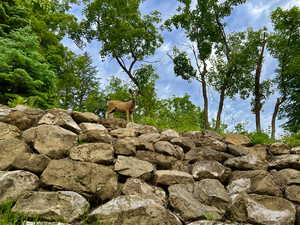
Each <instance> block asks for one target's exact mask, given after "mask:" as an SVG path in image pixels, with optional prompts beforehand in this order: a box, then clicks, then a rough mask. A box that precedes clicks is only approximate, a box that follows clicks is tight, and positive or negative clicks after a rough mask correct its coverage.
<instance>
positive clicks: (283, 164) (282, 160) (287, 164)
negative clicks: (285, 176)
mask: <svg viewBox="0 0 300 225" xmlns="http://www.w3.org/2000/svg"><path fill="white" fill-rule="evenodd" d="M269 167H270V168H275V169H284V168H290V169H297V170H299V169H300V155H298V154H291V155H279V156H274V157H272V159H271V160H270V162H269Z"/></svg>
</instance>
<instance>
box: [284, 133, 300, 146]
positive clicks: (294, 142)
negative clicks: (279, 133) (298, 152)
mask: <svg viewBox="0 0 300 225" xmlns="http://www.w3.org/2000/svg"><path fill="white" fill-rule="evenodd" d="M282 141H283V143H285V144H287V145H289V146H290V147H297V146H300V133H298V134H292V135H290V136H284V137H282Z"/></svg>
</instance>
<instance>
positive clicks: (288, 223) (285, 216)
mask: <svg viewBox="0 0 300 225" xmlns="http://www.w3.org/2000/svg"><path fill="white" fill-rule="evenodd" d="M230 213H231V217H232V219H233V220H234V221H240V222H248V223H253V224H261V225H270V224H272V225H294V222H295V217H296V209H295V206H294V205H293V204H292V203H291V202H289V201H288V200H286V199H283V198H279V197H273V196H267V195H256V194H250V195H247V194H245V193H243V194H240V195H238V196H236V197H235V199H234V201H233V204H232V206H231V208H230Z"/></svg>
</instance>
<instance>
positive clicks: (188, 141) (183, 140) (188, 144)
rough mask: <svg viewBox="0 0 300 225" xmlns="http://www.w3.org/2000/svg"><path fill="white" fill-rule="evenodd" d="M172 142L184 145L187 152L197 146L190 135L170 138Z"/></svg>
mask: <svg viewBox="0 0 300 225" xmlns="http://www.w3.org/2000/svg"><path fill="white" fill-rule="evenodd" d="M170 142H171V143H172V144H175V145H178V146H180V147H182V149H183V150H184V151H185V152H187V151H189V150H191V149H193V148H195V147H196V145H195V143H194V142H193V139H192V138H189V137H177V138H173V139H171V140H170Z"/></svg>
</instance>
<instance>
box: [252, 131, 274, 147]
mask: <svg viewBox="0 0 300 225" xmlns="http://www.w3.org/2000/svg"><path fill="white" fill-rule="evenodd" d="M247 136H248V137H249V138H250V143H251V144H252V145H257V144H272V143H274V142H275V140H274V139H272V138H270V137H269V135H267V134H266V133H263V132H252V133H249V134H247Z"/></svg>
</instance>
